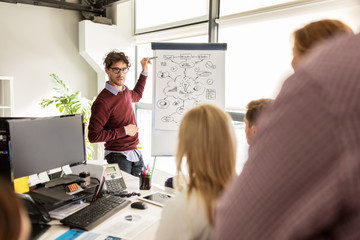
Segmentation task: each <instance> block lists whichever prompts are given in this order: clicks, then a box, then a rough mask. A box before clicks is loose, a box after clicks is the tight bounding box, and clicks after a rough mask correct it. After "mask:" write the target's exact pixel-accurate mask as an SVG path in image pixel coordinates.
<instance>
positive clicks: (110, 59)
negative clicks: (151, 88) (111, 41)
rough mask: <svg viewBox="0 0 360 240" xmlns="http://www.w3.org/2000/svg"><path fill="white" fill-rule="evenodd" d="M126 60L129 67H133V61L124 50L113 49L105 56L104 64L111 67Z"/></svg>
mask: <svg viewBox="0 0 360 240" xmlns="http://www.w3.org/2000/svg"><path fill="white" fill-rule="evenodd" d="M119 61H121V62H124V63H125V64H126V66H127V67H131V63H130V60H129V57H128V56H126V55H125V53H123V52H119V51H117V50H112V51H111V52H109V53H108V54H107V55H106V56H105V58H104V66H105V67H106V68H107V69H109V68H110V67H111V66H112V65H113V64H114V63H117V62H119Z"/></svg>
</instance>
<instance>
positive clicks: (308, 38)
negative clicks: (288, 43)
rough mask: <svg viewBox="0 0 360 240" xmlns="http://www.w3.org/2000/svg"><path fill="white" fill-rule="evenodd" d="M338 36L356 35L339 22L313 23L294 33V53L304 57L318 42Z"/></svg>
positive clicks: (325, 20) (330, 20) (327, 20)
mask: <svg viewBox="0 0 360 240" xmlns="http://www.w3.org/2000/svg"><path fill="white" fill-rule="evenodd" d="M338 34H349V35H350V34H354V32H353V30H352V29H351V28H350V27H349V26H348V25H346V24H345V23H343V22H341V21H339V20H333V19H323V20H320V21H315V22H311V23H309V24H307V25H305V26H304V27H302V28H299V29H297V30H296V31H295V32H294V33H293V36H294V47H293V52H294V53H296V54H298V55H300V56H301V55H303V54H305V53H306V52H308V51H309V49H311V47H312V46H313V45H315V44H317V43H318V42H320V41H322V40H325V39H328V38H331V37H334V36H336V35H338Z"/></svg>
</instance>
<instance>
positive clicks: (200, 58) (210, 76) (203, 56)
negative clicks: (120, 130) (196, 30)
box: [154, 50, 225, 130]
mask: <svg viewBox="0 0 360 240" xmlns="http://www.w3.org/2000/svg"><path fill="white" fill-rule="evenodd" d="M156 56H157V57H158V58H157V59H156V67H155V79H156V80H155V101H154V104H155V106H154V111H155V119H154V120H155V128H156V129H162V130H177V129H178V127H179V124H180V121H181V119H182V117H183V115H184V114H185V113H186V112H187V111H188V110H190V109H191V108H193V107H195V106H197V105H199V104H203V103H213V104H216V105H218V106H220V107H224V105H225V104H224V82H225V81H224V52H223V51H210V50H192V51H186V50H171V51H169V50H162V51H156Z"/></svg>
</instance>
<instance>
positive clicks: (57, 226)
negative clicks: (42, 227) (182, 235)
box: [39, 172, 163, 240]
mask: <svg viewBox="0 0 360 240" xmlns="http://www.w3.org/2000/svg"><path fill="white" fill-rule="evenodd" d="M122 174H123V177H124V180H125V183H126V187H127V189H126V191H128V192H140V193H141V196H145V195H147V194H150V193H152V192H156V191H163V190H162V189H160V188H158V187H156V186H152V187H151V190H139V179H138V178H137V177H134V176H132V175H130V174H128V173H125V172H122ZM128 199H129V200H130V201H132V202H134V201H138V199H137V196H133V197H130V198H128ZM147 205H148V208H147V209H145V210H139V209H133V208H131V207H130V205H129V206H127V207H126V208H124V209H122V210H120V211H119V212H117V213H116V214H115V215H113V216H112V217H110V218H109V219H108V220H106V221H104V222H103V223H101V224H100V225H99V226H97V227H95V228H93V229H92V230H91V231H90V232H97V233H101V229H103V228H104V226H113V225H116V223H117V222H116V221H117V220H116V218H119V216H120V215H123V214H124V212H125V211H126V212H131V214H134V215H140V216H144V218H146V217H147V216H151V218H152V220H154V218H156V221H154V222H153V223H152V225H151V226H149V227H148V228H146V229H139V233H138V234H137V235H136V236H135V238H132V239H135V240H140V239H141V240H143V239H146V240H152V239H155V233H156V230H157V227H158V225H159V220H160V217H161V211H162V207H159V206H156V205H153V204H150V203H148V204H147ZM119 224H121V222H119ZM50 225H52V226H51V228H50V229H49V230H48V231H46V232H45V233H44V234H43V235H42V236H41V237H40V238H39V240H53V239H56V238H57V237H59V236H60V235H62V234H63V233H65V232H66V231H67V230H69V227H67V226H64V225H61V223H60V222H59V221H58V220H53V221H51V222H50Z"/></svg>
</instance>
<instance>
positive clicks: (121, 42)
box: [79, 1, 135, 92]
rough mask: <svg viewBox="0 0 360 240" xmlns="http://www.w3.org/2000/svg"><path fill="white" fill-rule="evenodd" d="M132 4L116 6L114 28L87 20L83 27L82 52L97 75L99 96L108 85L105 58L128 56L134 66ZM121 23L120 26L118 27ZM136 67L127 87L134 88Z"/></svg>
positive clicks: (126, 2) (128, 76) (80, 27)
mask: <svg viewBox="0 0 360 240" xmlns="http://www.w3.org/2000/svg"><path fill="white" fill-rule="evenodd" d="M132 7H133V6H132V2H131V1H125V2H121V3H119V4H117V5H114V6H112V7H111V8H110V9H109V10H108V12H109V13H111V14H109V15H112V18H113V19H112V20H113V25H105V24H99V23H94V22H92V21H89V20H84V21H81V22H80V23H79V49H80V53H81V55H82V56H83V57H84V59H85V60H86V61H87V62H88V63H89V64H90V65H91V66H92V67H93V69H94V70H95V71H96V72H97V76H98V78H97V92H100V91H101V90H102V89H103V88H104V86H105V81H107V76H106V74H105V70H104V65H103V58H104V56H105V55H106V54H107V53H108V52H110V51H111V50H114V49H116V50H119V51H123V52H125V54H126V55H128V56H129V57H130V60H131V63H132V64H133V65H134V64H135V62H134V60H135V59H134V57H133V56H134V46H133V42H134V40H133V39H134V38H133V10H132ZM117 23H119V24H117ZM134 73H135V71H134V67H133V68H130V72H129V73H128V74H127V78H126V85H127V86H129V85H130V86H133V85H134V77H135V76H134Z"/></svg>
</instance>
